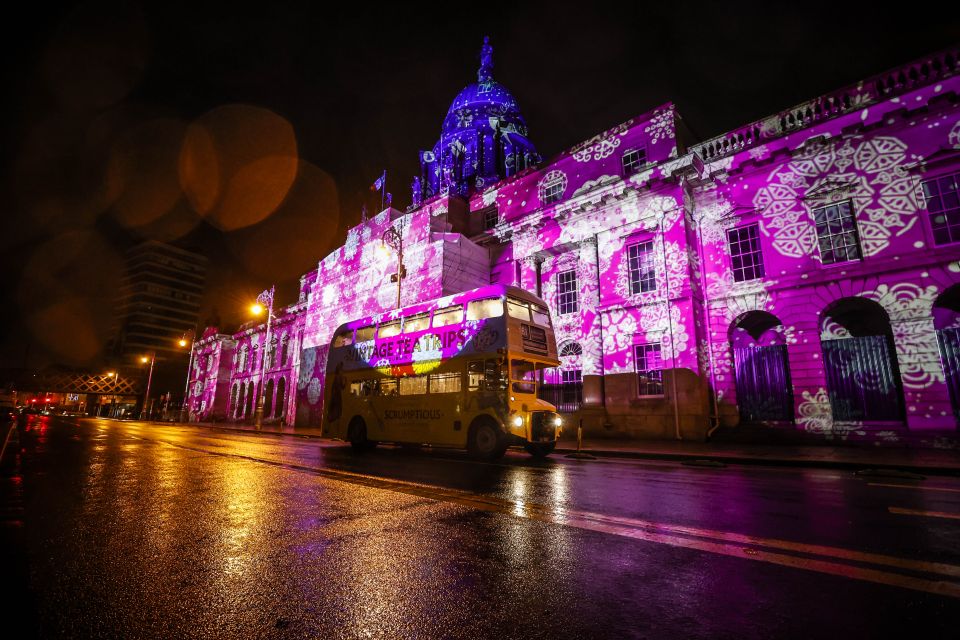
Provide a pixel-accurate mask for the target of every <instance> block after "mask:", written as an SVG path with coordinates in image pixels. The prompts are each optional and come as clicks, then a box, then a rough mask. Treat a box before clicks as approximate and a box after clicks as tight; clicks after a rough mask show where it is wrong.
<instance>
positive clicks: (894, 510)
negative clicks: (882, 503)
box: [887, 507, 960, 520]
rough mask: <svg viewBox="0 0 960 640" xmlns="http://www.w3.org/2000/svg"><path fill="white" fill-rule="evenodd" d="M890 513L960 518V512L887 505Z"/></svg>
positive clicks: (951, 518)
mask: <svg viewBox="0 0 960 640" xmlns="http://www.w3.org/2000/svg"><path fill="white" fill-rule="evenodd" d="M887 510H888V511H890V513H896V514H897V515H901V516H926V517H928V518H948V519H950V520H960V513H947V512H945V511H923V510H922V509H902V508H900V507H887Z"/></svg>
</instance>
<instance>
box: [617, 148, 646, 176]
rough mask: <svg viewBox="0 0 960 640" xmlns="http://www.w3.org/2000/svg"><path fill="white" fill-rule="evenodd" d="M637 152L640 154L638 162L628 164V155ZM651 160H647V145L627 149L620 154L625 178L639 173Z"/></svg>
mask: <svg viewBox="0 0 960 640" xmlns="http://www.w3.org/2000/svg"><path fill="white" fill-rule="evenodd" d="M632 153H635V154H637V155H638V161H637V162H636V164H634V163H630V166H628V165H627V156H629V155H630V154H632ZM648 164H649V162H648V161H647V148H646V146H643V145H640V146H636V147H633V148H631V149H627V150H626V151H624V152H623V153H622V154H620V171H621V172H622V173H623V177H624V178H629V177H630V176H632V175H634V174H636V173H639V172H640V171H641V170H642V169H643V168H644V167H645V166H647V165H648Z"/></svg>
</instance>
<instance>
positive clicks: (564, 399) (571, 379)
mask: <svg viewBox="0 0 960 640" xmlns="http://www.w3.org/2000/svg"><path fill="white" fill-rule="evenodd" d="M560 384H561V385H562V386H561V388H560V401H561V403H563V404H564V405H576V406H579V405H580V404H582V403H583V372H582V371H581V370H580V369H570V370H565V371H561V372H560Z"/></svg>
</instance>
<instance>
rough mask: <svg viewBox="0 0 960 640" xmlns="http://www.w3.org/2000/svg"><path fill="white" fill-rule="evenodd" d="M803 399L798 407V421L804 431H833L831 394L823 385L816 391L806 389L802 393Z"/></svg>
mask: <svg viewBox="0 0 960 640" xmlns="http://www.w3.org/2000/svg"><path fill="white" fill-rule="evenodd" d="M801 397H802V398H803V401H802V402H801V403H800V405H799V406H798V407H797V413H798V414H799V417H798V418H797V422H799V423H800V426H801V427H802V428H803V430H804V431H809V432H810V433H832V432H833V411H832V410H831V408H830V396H829V395H827V390H826V389H824V388H823V387H820V388H819V389H817V391H816V392H815V393H812V394H811V393H810V391H804V392H803V393H802V394H801Z"/></svg>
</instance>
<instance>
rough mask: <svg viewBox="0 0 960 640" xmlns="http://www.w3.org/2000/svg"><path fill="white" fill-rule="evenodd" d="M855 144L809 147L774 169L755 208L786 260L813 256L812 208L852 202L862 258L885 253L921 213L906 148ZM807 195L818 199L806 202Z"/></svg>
mask: <svg viewBox="0 0 960 640" xmlns="http://www.w3.org/2000/svg"><path fill="white" fill-rule="evenodd" d="M856 140H857V141H856V142H855V141H854V139H851V138H848V139H846V140H844V142H843V143H842V145H840V146H839V147H837V146H836V145H835V144H834V143H832V142H826V143H821V144H812V145H810V146H809V148H807V149H804V150H803V151H802V152H801V153H799V154H798V155H797V156H796V157H795V158H794V159H793V160H791V161H790V162H789V163H787V164H785V165H782V166H780V167H777V168H776V169H774V170H773V172H772V173H771V174H770V175H769V177H768V182H767V184H766V185H764V186H762V187H761V188H759V189H758V190H757V192H756V194H755V195H754V198H753V204H754V206H755V207H756V208H757V210H758V211H760V213H761V214H762V216H763V230H764V232H765V233H766V234H768V235H770V236H771V238H772V240H773V247H774V248H775V249H776V250H777V251H778V252H779V253H781V254H782V255H784V256H787V257H790V258H799V257H802V256H804V255H808V254H810V253H812V252H813V251H814V249H815V247H816V229H815V227H814V225H813V223H812V218H811V216H810V209H811V207H815V206H817V205H818V204H821V205H822V204H826V203H829V202H836V201H839V200H843V199H847V198H851V199H852V200H853V202H854V207H855V210H856V214H857V221H858V226H859V230H860V239H861V247H862V249H863V254H864V256H872V255H875V254H877V253H879V252H881V251H883V250H884V249H886V248H887V247H888V246H889V245H890V238H891V237H892V235H893V234H894V233H895V232H896V233H902V232H903V231H904V230H905V228H906V226H907V223H906V222H905V221H904V219H903V216H910V215H911V214H913V213H915V212H916V211H917V199H916V192H915V189H914V186H913V182H912V179H911V177H910V176H909V175H908V173H907V171H906V169H905V168H904V167H903V162H904V160H905V158H906V150H907V145H906V144H904V143H903V142H902V141H901V140H899V139H897V138H894V137H892V136H875V137H872V138H869V139H856ZM834 185H836V187H835V188H831V187H832V186H834ZM805 194H806V195H808V196H809V195H813V196H816V197H814V198H812V199H811V201H810V202H806V201H805V200H804V198H803V196H804V195H805Z"/></svg>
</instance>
